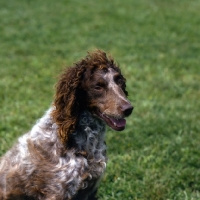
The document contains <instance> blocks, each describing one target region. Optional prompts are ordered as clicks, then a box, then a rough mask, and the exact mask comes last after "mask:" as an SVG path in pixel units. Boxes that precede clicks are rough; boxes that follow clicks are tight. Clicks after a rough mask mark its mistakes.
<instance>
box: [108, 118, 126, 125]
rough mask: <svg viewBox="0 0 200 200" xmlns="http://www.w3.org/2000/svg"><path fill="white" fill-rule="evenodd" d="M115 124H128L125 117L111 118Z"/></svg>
mask: <svg viewBox="0 0 200 200" xmlns="http://www.w3.org/2000/svg"><path fill="white" fill-rule="evenodd" d="M111 121H112V123H113V124H116V126H117V127H124V126H125V125H126V120H125V119H113V118H111Z"/></svg>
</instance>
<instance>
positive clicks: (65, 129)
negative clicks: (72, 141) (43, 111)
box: [52, 65, 85, 143]
mask: <svg viewBox="0 0 200 200" xmlns="http://www.w3.org/2000/svg"><path fill="white" fill-rule="evenodd" d="M84 71H85V67H83V66H78V65H77V66H75V67H70V68H68V69H67V70H65V71H64V73H63V74H62V75H61V77H60V80H59V81H58V83H57V85H56V94H55V100H54V106H55V109H54V110H53V112H52V117H53V119H54V120H55V122H56V124H57V125H58V134H59V136H60V139H61V141H62V142H63V143H66V141H67V139H68V136H69V134H70V133H72V131H73V130H74V129H75V126H76V122H77V120H78V114H79V104H78V101H77V90H78V88H79V85H80V83H81V80H82V76H83V73H84Z"/></svg>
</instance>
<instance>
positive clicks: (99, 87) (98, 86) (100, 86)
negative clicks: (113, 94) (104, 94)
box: [94, 83, 105, 91]
mask: <svg viewBox="0 0 200 200" xmlns="http://www.w3.org/2000/svg"><path fill="white" fill-rule="evenodd" d="M104 87H105V84H103V83H97V84H96V85H95V87H94V89H95V90H99V91H100V90H103V88H104Z"/></svg>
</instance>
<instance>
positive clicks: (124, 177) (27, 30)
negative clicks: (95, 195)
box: [0, 0, 200, 200]
mask: <svg viewBox="0 0 200 200" xmlns="http://www.w3.org/2000/svg"><path fill="white" fill-rule="evenodd" d="M199 10H200V1H199V0H191V1H186V0H181V1H175V0H168V1H167V0H163V1H162V0H140V1H136V0H124V1H121V0H115V1H106V0H101V1H92V0H88V1H81V0H73V1H72V0H69V1H66V0H60V1H53V0H48V1H39V0H34V1H32V0H29V1H28V0H18V1H13V0H6V1H0V24H1V28H0V46H1V48H0V155H2V154H3V153H5V152H6V150H8V149H9V148H10V147H11V145H12V144H13V143H14V142H15V141H16V138H17V137H19V136H20V135H21V134H23V133H25V132H26V131H28V130H29V129H30V128H31V127H32V125H33V124H34V123H35V121H36V120H37V119H38V118H39V117H41V116H42V114H43V113H44V111H45V110H46V109H47V108H48V107H49V105H50V104H51V101H52V96H53V93H54V90H53V86H54V84H55V82H56V77H57V75H58V74H59V73H60V72H61V70H62V69H63V68H64V67H65V66H69V65H71V64H72V63H73V62H75V61H77V60H78V59H80V58H82V57H83V56H85V55H86V52H87V51H89V50H93V49H95V48H100V49H104V50H105V51H108V52H110V53H111V54H112V55H113V57H114V58H115V59H116V60H117V62H118V63H120V66H121V68H122V71H123V74H124V75H125V77H126V78H127V87H128V91H129V98H130V100H131V101H132V103H133V104H134V107H135V110H134V113H133V115H132V116H131V117H130V118H129V119H128V124H127V128H126V130H125V131H123V132H114V131H112V130H110V129H108V132H107V145H108V156H109V161H108V167H107V171H106V174H105V177H104V178H103V180H102V182H101V185H100V190H99V197H100V200H108V199H109V200H122V199H123V200H128V199H134V200H198V199H200V112H199V110H200V100H199V99H200V66H199V58H200V56H199V55H200V28H199V22H200V12H199Z"/></svg>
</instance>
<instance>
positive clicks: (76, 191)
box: [0, 50, 133, 200]
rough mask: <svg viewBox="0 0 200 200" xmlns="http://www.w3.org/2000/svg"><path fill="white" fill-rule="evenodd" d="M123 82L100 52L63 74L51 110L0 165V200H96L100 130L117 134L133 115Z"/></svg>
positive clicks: (102, 149)
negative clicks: (111, 130)
mask: <svg viewBox="0 0 200 200" xmlns="http://www.w3.org/2000/svg"><path fill="white" fill-rule="evenodd" d="M125 81H126V80H125V78H124V77H123V76H122V74H121V71H120V69H119V67H118V66H117V65H116V64H115V63H114V61H113V59H112V58H110V57H107V56H106V53H104V52H103V51H100V50H96V51H94V52H92V53H89V54H88V55H87V56H86V57H85V58H84V59H82V60H81V61H79V62H77V63H75V64H74V66H72V67H70V68H68V69H66V70H65V71H64V72H63V74H62V75H61V76H60V79H59V81H58V83H57V85H56V94H55V99H54V102H53V105H52V106H51V107H50V109H49V110H48V111H47V112H46V113H45V115H44V116H43V117H42V118H41V119H40V120H38V121H37V123H36V124H35V125H34V126H33V128H32V129H31V130H30V132H28V133H26V134H25V135H23V136H22V137H20V138H19V139H18V142H17V143H16V145H15V146H14V147H13V148H12V149H11V150H9V151H8V152H7V153H6V154H5V155H4V156H3V157H2V158H1V159H0V200H96V199H97V197H96V193H97V187H98V182H99V181H100V179H101V177H102V175H103V173H104V171H105V168H106V162H107V157H106V145H105V139H104V137H105V135H104V133H105V125H106V124H107V125H108V126H110V127H111V128H112V129H114V130H116V131H121V130H123V129H124V128H125V125H126V120H125V119H124V118H125V117H127V116H129V115H130V114H131V112H132V110H133V107H132V106H131V104H130V102H129V101H128V100H127V95H128V93H127V91H126V84H125Z"/></svg>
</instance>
